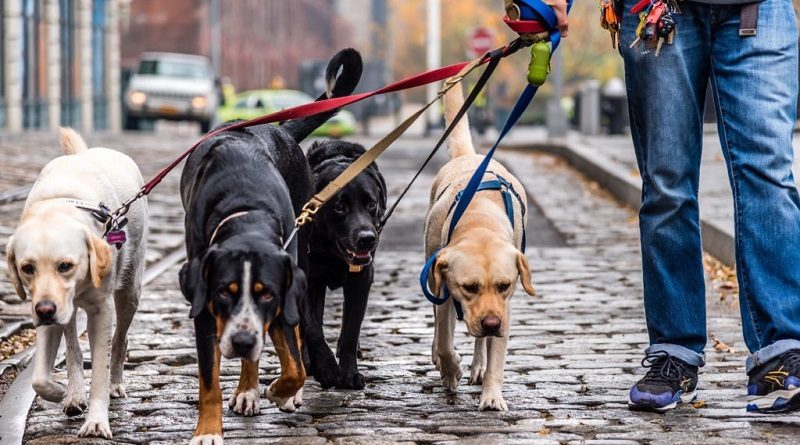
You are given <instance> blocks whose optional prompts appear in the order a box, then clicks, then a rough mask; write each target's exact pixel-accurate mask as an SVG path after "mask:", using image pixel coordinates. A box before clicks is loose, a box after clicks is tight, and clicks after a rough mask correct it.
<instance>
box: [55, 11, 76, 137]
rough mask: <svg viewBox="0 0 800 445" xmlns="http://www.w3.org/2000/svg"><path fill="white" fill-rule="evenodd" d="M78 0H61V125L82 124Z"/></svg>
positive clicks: (74, 125) (73, 125)
mask: <svg viewBox="0 0 800 445" xmlns="http://www.w3.org/2000/svg"><path fill="white" fill-rule="evenodd" d="M76 3H77V2H76V0H59V6H60V10H61V15H60V19H59V25H60V27H59V34H60V37H61V125H63V126H67V127H78V126H79V125H80V114H81V103H80V100H79V94H78V93H79V88H80V83H79V82H80V76H79V73H78V63H77V54H76V33H77V28H76V20H75V14H76V12H77V9H76V6H77V5H76Z"/></svg>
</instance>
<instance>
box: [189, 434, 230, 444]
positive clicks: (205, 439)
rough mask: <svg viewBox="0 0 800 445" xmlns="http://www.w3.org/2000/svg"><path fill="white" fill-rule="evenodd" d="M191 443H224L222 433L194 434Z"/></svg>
mask: <svg viewBox="0 0 800 445" xmlns="http://www.w3.org/2000/svg"><path fill="white" fill-rule="evenodd" d="M189 445H223V444H222V434H203V435H201V436H193V437H192V441H191V442H189Z"/></svg>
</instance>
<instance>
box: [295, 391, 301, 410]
mask: <svg viewBox="0 0 800 445" xmlns="http://www.w3.org/2000/svg"><path fill="white" fill-rule="evenodd" d="M294 406H295V408H300V407H301V406H303V388H300V389H299V390H298V391H297V394H295V395H294Z"/></svg>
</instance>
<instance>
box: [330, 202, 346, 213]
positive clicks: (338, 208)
mask: <svg viewBox="0 0 800 445" xmlns="http://www.w3.org/2000/svg"><path fill="white" fill-rule="evenodd" d="M333 211H334V212H336V213H339V214H344V212H345V211H347V209H346V208H345V206H344V204H342V203H341V202H337V203H336V205H334V206H333Z"/></svg>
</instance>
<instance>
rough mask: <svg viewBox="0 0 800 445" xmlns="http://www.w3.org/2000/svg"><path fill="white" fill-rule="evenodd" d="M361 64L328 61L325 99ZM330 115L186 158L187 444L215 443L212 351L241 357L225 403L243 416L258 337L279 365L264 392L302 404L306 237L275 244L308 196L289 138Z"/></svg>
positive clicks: (236, 135) (218, 428)
mask: <svg viewBox="0 0 800 445" xmlns="http://www.w3.org/2000/svg"><path fill="white" fill-rule="evenodd" d="M340 68H341V69H342V74H341V75H340V76H339V77H338V79H336V73H337V72H338V71H339V69H340ZM361 69H362V62H361V56H360V55H359V54H358V52H356V51H355V50H352V49H348V50H344V51H341V52H339V53H338V54H336V56H334V57H333V59H332V60H331V62H330V64H329V65H328V79H329V80H334V79H335V86H334V88H333V89H332V91H331V93H330V95H332V96H342V95H347V94H350V93H351V92H352V91H353V89H354V88H355V87H356V85H357V84H358V81H359V79H360V77H361ZM329 83H332V82H329ZM323 97H324V96H323ZM333 114H334V113H333V112H330V113H323V114H320V115H316V116H312V117H308V118H302V119H297V120H293V121H289V122H286V123H284V124H283V125H282V126H280V127H276V126H272V125H261V126H256V127H251V128H248V129H243V130H232V131H228V132H223V133H220V134H219V135H216V136H214V137H212V138H210V139H209V140H207V141H205V142H204V143H203V144H202V145H201V146H200V147H198V148H197V150H196V151H195V152H194V153H193V154H192V155H191V156H189V158H188V159H187V161H186V166H185V168H184V170H183V176H182V177H181V199H182V201H183V206H184V209H185V210H186V250H187V258H188V260H187V263H186V264H185V265H184V266H183V268H182V269H181V272H180V284H181V290H182V291H183V294H184V296H185V297H186V299H187V300H189V302H190V303H191V306H192V308H191V316H192V317H193V318H194V324H195V336H196V343H197V360H198V368H199V378H200V399H199V405H200V416H199V418H198V421H197V428H196V429H195V432H194V437H193V439H192V444H203V445H205V444H212V445H217V444H221V443H222V392H221V390H220V384H219V376H220V374H219V372H220V371H219V369H220V357H221V356H222V357H225V358H241V360H242V369H241V375H240V378H239V385H238V387H237V388H236V390H235V391H234V393H233V395H232V396H231V398H230V401H229V405H230V407H231V409H232V410H233V411H234V412H235V413H237V414H243V415H245V416H251V415H255V414H257V413H258V412H259V392H258V372H259V368H258V361H259V357H260V356H261V350H262V348H263V343H264V335H265V333H269V336H270V338H271V339H272V343H273V345H274V346H275V350H276V352H277V355H278V357H279V359H280V364H281V375H280V377H279V378H278V379H277V380H275V381H274V382H273V383H272V384H271V385H270V386H269V388H268V389H267V390H266V392H265V396H266V398H268V399H269V400H271V401H273V402H275V403H276V404H277V405H278V407H279V408H280V409H281V410H283V411H294V410H295V407H296V406H297V405H298V404H299V403H301V400H300V398H301V391H302V387H303V383H304V382H305V378H306V373H305V370H304V365H303V361H302V354H301V351H302V342H301V337H300V332H299V326H298V324H299V321H300V316H299V313H300V309H299V308H300V307H301V305H302V299H303V298H304V297H305V292H306V286H305V284H306V283H305V281H306V278H305V274H304V272H303V270H302V268H304V267H303V266H304V265H305V264H304V262H305V257H304V253H305V250H304V249H301V251H300V255H299V257H298V248H297V246H298V244H300V245H304V243H305V241H304V240H303V239H295V240H294V241H293V242H292V243H291V244H290V245H289V247H288V248H287V249H286V250H284V248H283V244H284V241H285V240H286V239H287V238H288V237H289V236H290V233H291V231H292V229H293V226H294V219H295V215H296V214H298V213H299V212H300V210H301V208H302V206H303V205H304V204H305V203H306V202H307V201H308V199H309V198H310V196H311V192H312V184H311V174H310V171H309V168H308V164H307V162H306V159H305V156H304V154H303V151H302V150H301V148H300V146H299V145H298V143H299V142H300V141H301V140H303V139H304V138H305V137H307V136H308V135H309V134H311V132H312V131H313V130H314V129H316V128H317V127H319V126H320V125H322V124H323V123H324V122H325V121H326V120H327V119H328V118H330V117H331V116H332V115H333Z"/></svg>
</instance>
